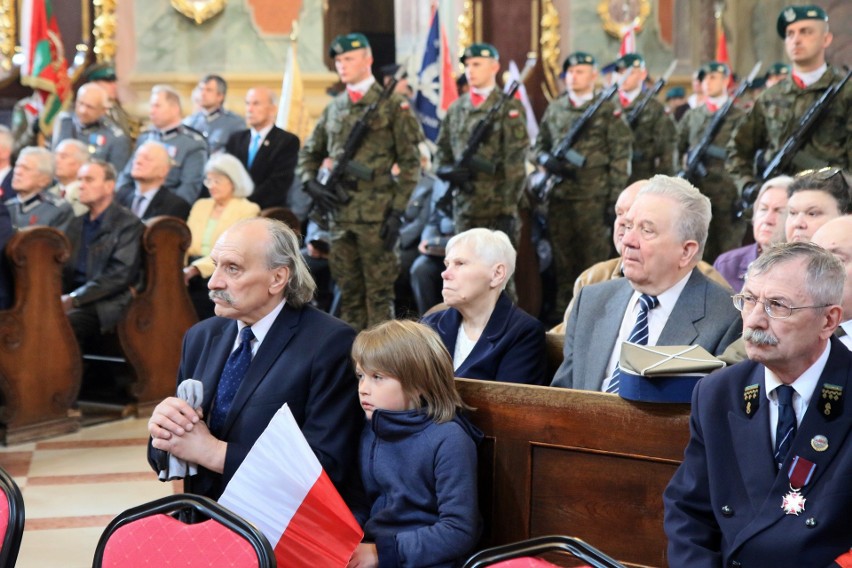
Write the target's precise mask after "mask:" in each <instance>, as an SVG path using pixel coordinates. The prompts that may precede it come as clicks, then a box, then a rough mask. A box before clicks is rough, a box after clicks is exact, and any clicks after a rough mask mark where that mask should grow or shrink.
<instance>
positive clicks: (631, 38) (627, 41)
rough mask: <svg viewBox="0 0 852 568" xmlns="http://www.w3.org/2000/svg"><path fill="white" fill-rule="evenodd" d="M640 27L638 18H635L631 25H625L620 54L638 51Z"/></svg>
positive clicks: (621, 55)
mask: <svg viewBox="0 0 852 568" xmlns="http://www.w3.org/2000/svg"><path fill="white" fill-rule="evenodd" d="M638 27H639V22H638V19H637V20H634V21H633V22H632V23H631V24H630V25H628V26H624V27H623V28H622V33H621V47H619V49H618V56H619V57H624V56H625V55H627V54H628V53H636V30H637V29H638Z"/></svg>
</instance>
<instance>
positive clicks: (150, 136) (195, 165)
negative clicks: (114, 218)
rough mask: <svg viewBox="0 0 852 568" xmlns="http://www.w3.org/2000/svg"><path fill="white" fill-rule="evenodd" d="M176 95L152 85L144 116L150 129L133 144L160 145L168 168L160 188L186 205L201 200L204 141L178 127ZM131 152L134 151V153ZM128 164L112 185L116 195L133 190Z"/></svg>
mask: <svg viewBox="0 0 852 568" xmlns="http://www.w3.org/2000/svg"><path fill="white" fill-rule="evenodd" d="M180 108H181V107H180V95H179V94H178V93H177V91H175V90H174V89H173V88H172V87H169V86H168V85H155V86H154V87H153V88H152V89H151V100H150V106H149V111H148V115H149V117H150V119H151V127H150V128H149V129H148V130H146V131H145V132H143V133H142V134H141V135H140V136H139V139H138V140H137V141H136V148H137V149H138V148H140V147H141V146H142V144H144V143H145V142H148V141H149V140H153V141H155V142H161V143H162V144H163V146H165V147H166V150H168V152H169V158H171V161H172V167H171V169H170V170H169V175H168V177H166V181H165V183H163V188H165V189H168V190H169V191H171V192H172V193H174V194H175V195H177V196H178V197H180V198H181V199H183V200H184V201H186V202H187V203H189V204H190V205H192V204H193V203H195V201H196V200H197V199H198V198H199V196H201V191H202V186H203V178H204V164H206V163H207V155H208V154H207V141H206V140H204V136H202V135H201V133H199V132H196V131H195V130H193V129H192V128H190V127H188V126H186V125H184V124H181V121H180V117H181V110H180ZM134 151H135V150H134ZM132 167H133V160H130V161H129V162H128V163H127V166H125V168H124V170H122V172H121V175H120V176H119V177H118V182H117V183H116V194H118V193H119V192H120V191H121V190H122V189H123V188H124V187H127V186H130V187H133V186H134V185H135V184H134V181H133V177H132V176H131V175H130V170H131V169H132Z"/></svg>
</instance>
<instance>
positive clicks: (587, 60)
mask: <svg viewBox="0 0 852 568" xmlns="http://www.w3.org/2000/svg"><path fill="white" fill-rule="evenodd" d="M595 63H596V62H595V57H594V56H593V55H591V54H589V53H585V52H582V51H575V52H574V53H572V54H571V55H569V56H568V57H566V58H565V61H564V62H563V63H562V72H563V73H565V72H566V71H568V68H569V67H571V66H572V65H595Z"/></svg>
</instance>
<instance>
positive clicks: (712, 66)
mask: <svg viewBox="0 0 852 568" xmlns="http://www.w3.org/2000/svg"><path fill="white" fill-rule="evenodd" d="M701 70H702V71H703V72H704V77H706V76H707V74H708V73H724V74H725V75H730V74H731V70H730V69H728V66H727V65H725V64H724V63H721V62H719V61H710V62H709V63H705V64H704V65H703V66H702V67H701ZM701 80H702V81H703V80H704V78H703V77H702V79H701Z"/></svg>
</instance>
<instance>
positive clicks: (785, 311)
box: [731, 294, 831, 319]
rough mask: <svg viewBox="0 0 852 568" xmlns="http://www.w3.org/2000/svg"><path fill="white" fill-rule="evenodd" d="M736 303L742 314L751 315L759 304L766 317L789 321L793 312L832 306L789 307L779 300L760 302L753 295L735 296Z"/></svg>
mask: <svg viewBox="0 0 852 568" xmlns="http://www.w3.org/2000/svg"><path fill="white" fill-rule="evenodd" d="M731 299H732V300H733V301H734V307H735V308H737V309H738V310H739V311H741V312H748V313H751V312H752V311H753V310H754V305H755V304H757V303H760V304H763V309H764V310H765V311H766V315H768V316H769V317H771V318H772V319H787V318H788V317H790V316H792V315H793V310H808V309H816V308H827V307H828V306H830V305H831V304H823V305H822V306H797V307H793V306H788V305H787V304H785V303H783V302H780V301H778V300H763V301H761V300H758V299H757V298H755V297H754V296H752V295H751V294H734V295H733V296H731Z"/></svg>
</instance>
